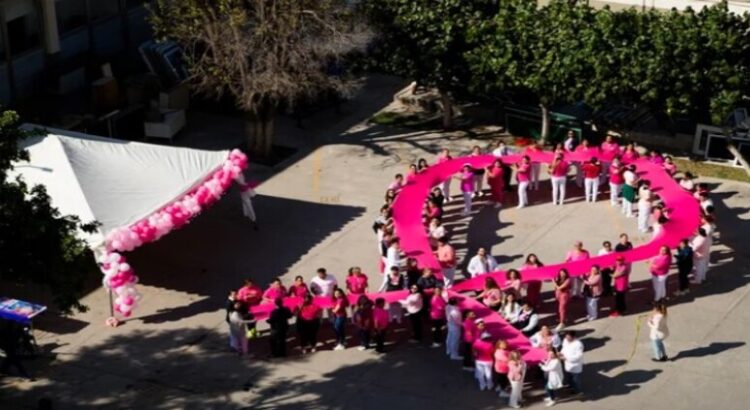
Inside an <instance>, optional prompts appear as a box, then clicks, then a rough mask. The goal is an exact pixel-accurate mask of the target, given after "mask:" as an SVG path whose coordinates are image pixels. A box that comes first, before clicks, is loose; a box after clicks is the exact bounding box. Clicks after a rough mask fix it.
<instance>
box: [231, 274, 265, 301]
mask: <svg viewBox="0 0 750 410" xmlns="http://www.w3.org/2000/svg"><path fill="white" fill-rule="evenodd" d="M237 300H238V301H240V302H242V303H244V304H245V305H247V306H248V307H253V306H256V305H258V304H260V302H261V301H262V300H263V290H262V289H261V288H260V286H258V285H256V284H255V282H253V280H252V279H250V278H247V279H245V285H244V286H243V287H241V288H240V289H239V290H238V291H237Z"/></svg>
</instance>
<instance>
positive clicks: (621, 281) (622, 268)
mask: <svg viewBox="0 0 750 410" xmlns="http://www.w3.org/2000/svg"><path fill="white" fill-rule="evenodd" d="M620 272H624V273H625V274H624V275H622V276H620V277H617V278H615V290H616V291H618V292H624V291H626V290H628V283H629V281H630V265H628V264H622V265H616V266H615V274H618V273H620Z"/></svg>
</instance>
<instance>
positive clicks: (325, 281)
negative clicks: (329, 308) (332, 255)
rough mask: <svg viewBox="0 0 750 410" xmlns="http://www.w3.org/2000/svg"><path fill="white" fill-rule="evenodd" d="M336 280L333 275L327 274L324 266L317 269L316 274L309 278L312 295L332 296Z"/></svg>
mask: <svg viewBox="0 0 750 410" xmlns="http://www.w3.org/2000/svg"><path fill="white" fill-rule="evenodd" d="M337 285H338V282H336V278H335V277H333V275H329V274H328V273H327V272H326V270H325V268H320V269H318V273H317V275H316V276H315V277H314V278H312V280H310V292H312V294H313V295H314V296H333V290H334V289H336V286H337Z"/></svg>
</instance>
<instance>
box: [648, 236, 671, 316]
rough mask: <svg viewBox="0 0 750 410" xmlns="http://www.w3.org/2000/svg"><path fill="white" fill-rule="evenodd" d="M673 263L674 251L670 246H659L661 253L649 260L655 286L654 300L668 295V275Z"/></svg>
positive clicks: (656, 300)
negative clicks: (672, 251) (671, 250)
mask: <svg viewBox="0 0 750 410" xmlns="http://www.w3.org/2000/svg"><path fill="white" fill-rule="evenodd" d="M671 264H672V253H671V252H670V250H669V247H668V246H662V247H661V248H659V254H658V255H656V256H654V258H653V259H651V261H650V262H649V271H650V272H651V282H652V284H653V286H654V302H658V301H660V300H662V299H664V298H665V297H667V276H668V274H669V267H670V265H671Z"/></svg>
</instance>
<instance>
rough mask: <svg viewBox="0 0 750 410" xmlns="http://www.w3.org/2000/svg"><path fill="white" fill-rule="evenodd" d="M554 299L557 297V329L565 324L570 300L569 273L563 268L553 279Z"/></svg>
mask: <svg viewBox="0 0 750 410" xmlns="http://www.w3.org/2000/svg"><path fill="white" fill-rule="evenodd" d="M554 285H555V299H557V317H558V319H559V320H560V323H559V324H558V325H557V330H560V329H562V328H563V327H564V326H565V323H566V321H567V317H568V303H569V302H570V274H569V273H568V270H567V269H565V268H563V269H560V271H559V272H558V273H557V277H555V280H554Z"/></svg>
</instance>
